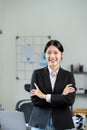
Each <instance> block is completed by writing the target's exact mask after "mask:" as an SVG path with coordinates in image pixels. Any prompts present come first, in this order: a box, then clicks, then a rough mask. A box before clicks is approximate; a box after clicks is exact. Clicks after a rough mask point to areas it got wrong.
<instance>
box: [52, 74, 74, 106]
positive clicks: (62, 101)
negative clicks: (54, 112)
mask: <svg viewBox="0 0 87 130" xmlns="http://www.w3.org/2000/svg"><path fill="white" fill-rule="evenodd" d="M67 76H68V77H67V78H68V82H67V84H72V85H73V86H72V87H74V88H75V92H72V93H69V94H67V95H60V94H52V95H51V106H53V107H66V106H72V105H73V103H74V101H75V96H76V87H75V79H74V76H73V74H72V73H69V74H68V75H67Z"/></svg>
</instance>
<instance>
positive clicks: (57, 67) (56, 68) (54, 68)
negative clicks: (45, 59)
mask: <svg viewBox="0 0 87 130" xmlns="http://www.w3.org/2000/svg"><path fill="white" fill-rule="evenodd" d="M59 67H60V66H50V68H51V69H52V71H56V70H58V69H59Z"/></svg>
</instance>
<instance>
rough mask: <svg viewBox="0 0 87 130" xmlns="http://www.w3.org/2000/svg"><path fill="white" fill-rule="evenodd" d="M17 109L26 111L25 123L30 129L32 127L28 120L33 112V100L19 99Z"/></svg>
mask: <svg viewBox="0 0 87 130" xmlns="http://www.w3.org/2000/svg"><path fill="white" fill-rule="evenodd" d="M15 110H16V111H21V112H24V117H25V123H26V126H27V129H28V130H30V127H29V126H28V122H29V119H30V115H31V112H32V103H31V100H30V99H23V100H20V101H18V102H17V104H16V107H15Z"/></svg>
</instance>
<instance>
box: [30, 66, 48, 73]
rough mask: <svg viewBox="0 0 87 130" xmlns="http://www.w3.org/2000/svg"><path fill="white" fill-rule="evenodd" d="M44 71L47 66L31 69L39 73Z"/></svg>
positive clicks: (46, 69)
mask: <svg viewBox="0 0 87 130" xmlns="http://www.w3.org/2000/svg"><path fill="white" fill-rule="evenodd" d="M44 71H48V67H47V66H46V67H44V68H39V69H36V70H34V71H33V73H40V72H44Z"/></svg>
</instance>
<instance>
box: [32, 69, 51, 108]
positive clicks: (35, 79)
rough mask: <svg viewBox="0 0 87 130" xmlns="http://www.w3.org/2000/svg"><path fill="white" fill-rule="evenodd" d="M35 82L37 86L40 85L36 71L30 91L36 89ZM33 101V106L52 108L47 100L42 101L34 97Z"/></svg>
mask: <svg viewBox="0 0 87 130" xmlns="http://www.w3.org/2000/svg"><path fill="white" fill-rule="evenodd" d="M34 82H35V83H36V84H38V76H37V71H36V70H35V71H34V72H33V74H32V78H31V86H30V90H32V89H35V86H34ZM31 101H32V104H33V105H34V106H45V107H46V106H47V107H48V106H50V103H49V102H47V101H46V100H45V99H41V98H39V97H37V96H32V97H31Z"/></svg>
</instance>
